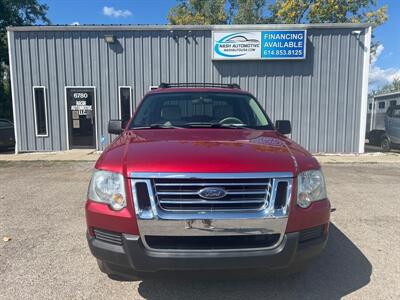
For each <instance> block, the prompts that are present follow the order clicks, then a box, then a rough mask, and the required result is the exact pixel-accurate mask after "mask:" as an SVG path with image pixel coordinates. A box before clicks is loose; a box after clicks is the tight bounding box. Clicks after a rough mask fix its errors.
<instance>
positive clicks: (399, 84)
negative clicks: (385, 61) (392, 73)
mask: <svg viewBox="0 0 400 300" xmlns="http://www.w3.org/2000/svg"><path fill="white" fill-rule="evenodd" d="M391 92H400V77H397V78H395V79H394V80H393V81H392V82H391V83H388V84H386V85H384V86H383V87H381V88H380V89H377V90H376V91H373V93H372V94H373V95H380V94H386V93H391Z"/></svg>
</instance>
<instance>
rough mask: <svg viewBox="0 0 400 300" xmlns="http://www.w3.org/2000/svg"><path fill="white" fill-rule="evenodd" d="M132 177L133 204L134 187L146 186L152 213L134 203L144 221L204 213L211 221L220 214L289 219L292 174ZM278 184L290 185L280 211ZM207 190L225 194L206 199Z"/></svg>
mask: <svg viewBox="0 0 400 300" xmlns="http://www.w3.org/2000/svg"><path fill="white" fill-rule="evenodd" d="M130 177H131V178H133V179H132V188H133V191H132V192H133V196H134V200H135V198H137V194H136V191H135V184H136V183H137V182H145V183H146V185H147V190H148V193H149V197H150V199H151V201H150V202H151V207H150V209H151V211H152V213H151V212H150V211H149V209H148V208H141V207H138V201H134V204H135V209H137V211H139V212H140V214H141V215H143V217H144V218H145V219H147V218H150V217H151V215H153V216H157V215H158V216H161V215H164V214H165V213H168V214H174V213H176V214H177V216H178V215H179V214H185V215H186V216H188V214H193V218H195V215H196V214H198V213H201V214H202V216H201V217H202V218H203V217H205V218H212V215H214V214H216V213H217V212H221V213H223V212H226V213H238V212H242V213H245V212H246V213H255V212H260V213H262V215H264V216H267V215H271V216H272V215H275V216H279V217H283V216H287V210H288V204H289V201H290V197H289V196H290V195H291V184H292V174H291V173H210V174H208V173H131V174H130ZM279 182H286V183H287V187H288V188H287V191H285V193H286V196H285V197H286V198H287V201H286V203H282V205H281V204H280V205H278V206H279V207H277V206H276V205H275V203H274V201H275V198H276V192H277V191H276V189H277V186H278V183H279ZM207 187H213V188H220V189H222V190H224V192H225V193H224V194H223V195H222V196H221V197H220V198H215V199H212V198H211V199H210V198H205V197H203V195H201V193H202V190H203V189H204V188H207ZM280 199H282V198H280ZM147 215H148V216H147ZM171 216H172V215H171ZM207 216H208V217H207Z"/></svg>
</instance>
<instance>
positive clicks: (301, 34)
mask: <svg viewBox="0 0 400 300" xmlns="http://www.w3.org/2000/svg"><path fill="white" fill-rule="evenodd" d="M212 40H213V43H212V45H213V48H212V59H214V60H250V59H252V60H260V59H305V57H306V40H307V31H306V30H265V31H241V32H232V31H230V32H226V31H213V33H212Z"/></svg>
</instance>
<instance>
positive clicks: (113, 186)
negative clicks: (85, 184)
mask: <svg viewBox="0 0 400 300" xmlns="http://www.w3.org/2000/svg"><path fill="white" fill-rule="evenodd" d="M88 198H89V199H90V200H93V201H96V202H101V203H106V204H108V205H109V206H110V207H111V208H112V209H113V210H121V209H123V208H124V207H125V206H126V196H125V184H124V177H123V176H122V174H119V173H113V172H109V171H101V170H95V171H94V172H93V175H92V179H91V181H90V185H89V190H88Z"/></svg>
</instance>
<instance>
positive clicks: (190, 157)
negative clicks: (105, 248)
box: [86, 88, 330, 234]
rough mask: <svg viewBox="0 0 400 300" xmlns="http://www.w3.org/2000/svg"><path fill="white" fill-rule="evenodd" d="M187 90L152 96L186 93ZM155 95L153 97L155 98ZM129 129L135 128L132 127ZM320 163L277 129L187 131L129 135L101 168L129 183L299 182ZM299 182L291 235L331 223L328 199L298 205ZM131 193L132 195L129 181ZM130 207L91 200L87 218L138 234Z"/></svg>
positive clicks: (123, 136) (114, 145) (129, 132)
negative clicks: (270, 178) (145, 176)
mask: <svg viewBox="0 0 400 300" xmlns="http://www.w3.org/2000/svg"><path fill="white" fill-rule="evenodd" d="M182 90H183V89H182V88H168V89H157V90H155V91H152V92H150V93H151V94H155V93H166V92H168V93H169V92H182ZM184 91H185V92H191V91H193V92H196V91H201V92H216V91H217V92H224V93H241V94H248V93H246V92H243V91H241V90H239V89H222V88H221V89H219V88H218V89H216V88H184ZM150 93H149V94H150ZM127 127H129V125H128V126H127ZM319 168H320V166H319V164H318V162H317V160H316V159H315V158H314V157H313V156H312V155H311V154H310V153H308V152H307V151H306V150H305V149H304V148H302V147H301V146H300V145H298V144H296V143H295V142H293V141H291V140H290V139H288V138H287V137H285V136H283V135H281V134H280V133H278V132H277V131H275V130H268V131H262V130H253V129H223V128H191V129H189V128H187V129H186V128H185V129H146V130H125V131H124V132H123V133H122V134H121V136H119V137H118V138H117V139H116V140H115V141H114V142H113V143H112V144H111V145H110V146H109V147H108V148H107V149H106V150H105V151H104V152H103V154H102V155H101V157H100V158H99V160H98V161H97V163H96V169H102V170H108V171H113V172H119V173H122V174H123V175H124V177H125V178H128V177H129V176H128V174H130V173H131V172H135V171H136V172H139V171H140V172H185V173H190V172H193V173H229V172H232V173H240V172H291V173H292V174H293V177H296V176H297V174H298V173H300V172H302V171H306V170H311V169H319ZM295 187H296V182H294V189H293V192H292V197H293V198H292V201H291V203H292V205H291V207H290V212H289V221H288V226H287V229H286V231H287V232H295V231H300V230H302V229H305V228H309V227H314V226H318V225H321V224H328V223H329V216H330V203H329V201H328V199H326V200H323V201H318V202H315V203H313V204H312V205H311V206H310V207H308V208H307V209H302V208H300V207H298V206H297V205H296V195H297V194H296V188H295ZM126 190H127V191H130V190H131V188H130V184H129V181H128V180H126ZM127 201H128V206H127V208H125V209H123V210H121V211H119V212H115V211H112V210H111V209H110V208H109V207H108V206H107V205H104V204H99V203H95V202H92V201H90V200H89V201H88V202H87V204H86V217H87V224H88V227H89V232H90V229H91V228H92V227H99V228H103V229H108V230H111V231H117V232H124V233H131V234H138V226H137V223H136V220H135V214H134V208H133V201H132V195H131V193H129V192H127Z"/></svg>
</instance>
